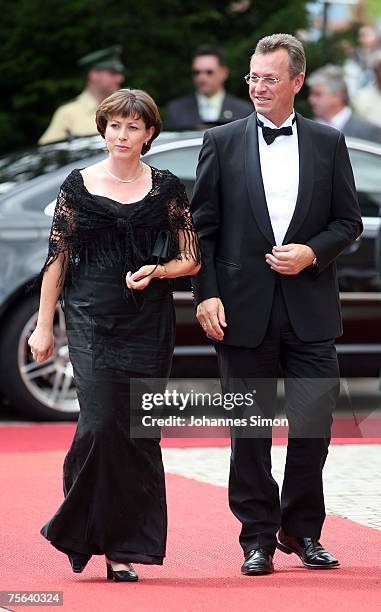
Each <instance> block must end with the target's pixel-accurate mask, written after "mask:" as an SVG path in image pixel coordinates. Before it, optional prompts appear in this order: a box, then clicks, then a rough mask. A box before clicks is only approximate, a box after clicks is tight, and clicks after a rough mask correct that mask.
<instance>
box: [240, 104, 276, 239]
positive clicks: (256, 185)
mask: <svg viewBox="0 0 381 612" xmlns="http://www.w3.org/2000/svg"><path fill="white" fill-rule="evenodd" d="M245 176H246V184H247V190H248V193H249V200H250V204H251V207H252V210H253V213H254V217H255V219H256V222H257V225H258V227H259V229H260V230H261V232H262V234H263V235H264V236H265V238H266V239H267V240H268V241H269V242H270V244H271V245H274V244H275V238H274V233H273V229H272V226H271V221H270V216H269V211H268V208H267V203H266V196H265V190H264V187H263V180H262V172H261V163H260V159H259V147H258V128H257V115H256V113H255V112H254V113H252V114H251V115H249V117H248V120H247V124H246V130H245Z"/></svg>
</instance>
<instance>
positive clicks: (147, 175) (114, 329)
mask: <svg viewBox="0 0 381 612" xmlns="http://www.w3.org/2000/svg"><path fill="white" fill-rule="evenodd" d="M96 119H97V126H98V130H99V132H100V133H101V135H102V136H103V137H104V138H105V141H106V145H107V149H108V152H109V154H108V158H107V159H105V160H103V161H102V162H100V163H97V164H94V165H93V166H89V167H87V168H85V169H82V170H79V169H76V170H73V171H72V172H71V173H70V174H69V175H68V176H67V178H66V179H65V181H64V182H63V184H62V186H61V188H60V192H59V195H58V198H57V204H56V208H55V212H54V217H53V222H52V228H51V232H50V239H49V252H48V256H47V259H46V262H45V264H44V266H43V269H42V271H41V274H40V278H39V280H40V282H41V297H40V308H39V315H38V322H37V327H36V329H35V331H34V332H33V334H32V335H31V337H30V339H29V345H30V347H31V350H32V354H33V357H34V359H36V360H37V361H44V360H46V359H48V358H49V357H50V356H51V355H52V353H53V351H54V340H53V333H52V327H53V316H54V311H55V306H56V302H57V299H58V298H60V301H61V304H62V307H63V309H64V313H65V320H66V329H67V337H68V345H69V355H70V359H71V362H72V365H73V370H74V380H75V383H76V388H77V392H78V400H79V404H80V414H79V419H78V424H77V429H76V432H75V435H74V438H73V441H72V444H71V447H70V449H69V451H68V453H67V455H66V457H65V460H64V465H63V489H64V501H63V503H62V505H61V506H60V507H59V509H58V510H57V512H56V513H55V514H54V516H53V517H52V518H51V519H50V520H49V521H48V522H47V523H46V524H45V525H44V526H43V527H42V529H41V533H42V535H43V536H44V537H45V538H46V539H47V540H49V541H50V542H51V543H52V544H53V546H55V547H56V548H57V549H58V550H60V551H62V552H64V553H65V554H67V555H68V556H69V559H70V562H71V565H72V569H73V571H75V572H81V571H82V570H83V569H84V567H85V566H86V564H87V562H88V561H89V559H90V557H91V556H92V555H99V554H105V555H106V562H107V577H108V578H114V580H117V581H136V580H137V579H138V577H137V574H136V571H135V570H134V568H133V567H132V565H131V563H132V562H135V563H144V564H157V565H161V564H162V563H163V558H164V556H165V544H166V530H167V514H166V498H165V481H164V470H163V463H162V457H161V449H160V440H159V439H158V438H153V439H148V438H145V439H138V438H135V439H133V438H132V437H131V436H130V405H129V391H130V389H129V383H130V378H133V377H155V378H163V379H166V378H167V377H168V376H169V372H170V367H171V360H172V354H173V347H174V333H175V313H174V305H173V296H172V280H171V279H173V278H175V277H177V276H184V275H190V274H195V273H197V271H198V269H199V264H200V252H199V248H198V243H197V237H196V235H195V231H194V228H193V224H192V219H191V216H190V212H189V205H188V200H187V196H186V193H185V190H184V187H183V185H182V183H181V182H180V181H179V179H178V178H177V177H176V176H174V175H173V174H172V173H171V172H169V171H168V170H158V169H156V168H153V167H150V166H148V165H147V164H144V163H143V162H142V161H141V159H140V155H141V153H145V152H146V151H148V150H149V148H150V145H151V143H152V141H153V140H154V138H156V136H157V135H158V134H159V132H160V129H161V120H160V116H159V113H158V110H157V107H156V104H155V102H154V101H153V100H152V98H151V97H150V96H149V95H148V94H147V93H145V92H143V91H141V90H128V89H122V90H119V91H118V92H116V93H114V94H112V95H111V96H109V97H108V98H107V99H106V100H104V101H103V102H102V103H101V105H100V107H99V108H98V111H97V116H96ZM158 255H162V257H163V259H164V261H165V262H166V263H164V264H157V256H158ZM155 263H156V265H154V264H155Z"/></svg>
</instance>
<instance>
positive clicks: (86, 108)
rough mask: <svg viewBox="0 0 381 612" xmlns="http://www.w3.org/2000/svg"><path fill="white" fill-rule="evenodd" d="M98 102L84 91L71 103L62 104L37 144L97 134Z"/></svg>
mask: <svg viewBox="0 0 381 612" xmlns="http://www.w3.org/2000/svg"><path fill="white" fill-rule="evenodd" d="M98 104H99V102H98V101H97V100H96V99H95V98H94V97H93V96H92V95H91V94H89V92H88V91H86V90H84V91H83V92H82V93H81V94H80V95H79V96H78V97H77V98H75V99H74V100H73V101H72V102H67V103H66V104H63V105H62V106H60V107H59V108H57V110H56V111H55V113H54V115H53V117H52V120H51V122H50V125H49V126H48V128H47V130H46V131H45V132H44V133H43V134H42V136H41V138H40V139H39V141H38V144H48V143H50V142H58V141H59V140H67V139H68V138H70V137H73V136H74V137H75V136H92V135H93V134H97V133H98V131H97V126H96V123H95V111H96V109H97V107H98Z"/></svg>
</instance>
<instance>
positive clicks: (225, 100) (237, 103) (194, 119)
mask: <svg viewBox="0 0 381 612" xmlns="http://www.w3.org/2000/svg"><path fill="white" fill-rule="evenodd" d="M192 76H193V83H194V87H195V92H194V94H191V95H189V96H183V97H182V98H176V99H175V100H172V101H171V102H169V104H168V106H167V109H166V113H165V121H164V124H165V128H166V129H167V130H184V129H191V128H197V129H201V128H205V127H211V126H213V125H221V124H223V123H229V122H230V121H234V120H235V119H241V118H242V117H247V116H248V115H250V113H252V111H253V105H252V104H251V103H249V102H246V100H240V99H239V98H236V97H235V96H232V95H231V94H228V93H227V92H226V91H225V88H224V84H225V81H226V79H227V78H228V76H229V71H228V67H227V65H226V61H225V57H224V54H223V52H222V51H221V49H218V48H216V47H209V46H206V45H204V46H202V47H199V48H198V49H197V50H196V52H195V53H194V55H193V59H192Z"/></svg>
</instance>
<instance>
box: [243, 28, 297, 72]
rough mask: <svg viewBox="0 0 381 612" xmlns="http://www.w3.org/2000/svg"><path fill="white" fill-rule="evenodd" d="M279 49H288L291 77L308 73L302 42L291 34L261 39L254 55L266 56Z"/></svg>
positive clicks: (274, 35) (272, 35)
mask: <svg viewBox="0 0 381 612" xmlns="http://www.w3.org/2000/svg"><path fill="white" fill-rule="evenodd" d="M278 49H286V51H287V53H288V60H289V70H290V76H291V77H295V76H296V75H298V74H300V73H301V72H303V73H305V72H306V54H305V52H304V48H303V45H302V43H301V42H300V40H298V39H297V38H295V36H292V35H291V34H271V36H265V37H264V38H261V40H260V41H259V42H258V44H257V46H256V47H255V51H254V53H253V55H252V57H253V56H254V55H264V54H266V53H272V52H273V51H277V50H278Z"/></svg>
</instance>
